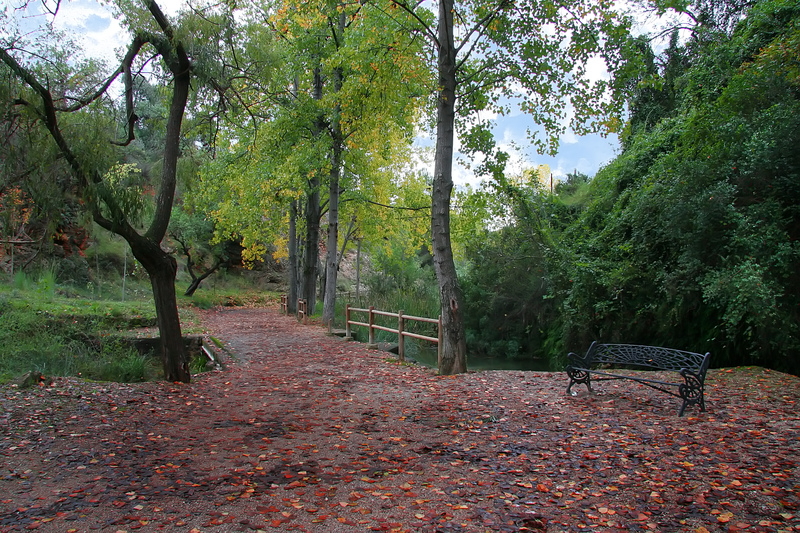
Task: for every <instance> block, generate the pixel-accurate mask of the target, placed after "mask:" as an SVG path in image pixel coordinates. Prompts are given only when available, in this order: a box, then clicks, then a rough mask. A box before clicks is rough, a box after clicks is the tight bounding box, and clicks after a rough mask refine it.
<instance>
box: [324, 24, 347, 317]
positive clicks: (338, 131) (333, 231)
mask: <svg viewBox="0 0 800 533" xmlns="http://www.w3.org/2000/svg"><path fill="white" fill-rule="evenodd" d="M346 22H347V17H346V15H345V10H344V9H342V10H341V11H340V12H339V20H338V26H337V30H336V31H337V32H338V35H339V37H340V38H341V36H342V34H343V33H344V29H345V23H346ZM336 41H337V42H339V39H336ZM343 83H344V72H343V70H342V68H341V67H337V68H335V69H334V71H333V90H334V91H335V93H336V94H337V95H338V94H339V92H340V91H341V90H342V84H343ZM341 114H342V108H341V104H340V103H338V102H337V103H336V106H335V107H334V111H333V121H332V124H331V136H332V140H333V143H332V146H331V171H330V177H329V179H330V183H329V184H328V257H327V263H326V267H325V297H324V300H323V302H324V304H323V307H322V324H323V325H325V326H328V325H330V324H332V323H333V318H334V316H335V314H336V282H337V280H338V277H339V258H338V248H339V178H340V177H341V171H342V154H343V152H344V135H343V134H342V122H341Z"/></svg>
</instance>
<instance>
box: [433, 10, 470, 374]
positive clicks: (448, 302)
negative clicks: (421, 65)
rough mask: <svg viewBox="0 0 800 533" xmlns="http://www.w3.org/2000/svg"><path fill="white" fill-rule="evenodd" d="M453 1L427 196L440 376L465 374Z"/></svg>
mask: <svg viewBox="0 0 800 533" xmlns="http://www.w3.org/2000/svg"><path fill="white" fill-rule="evenodd" d="M453 9H454V6H453V0H440V2H439V57H438V73H439V88H440V89H439V95H438V98H437V102H436V114H437V119H436V154H435V159H434V175H433V191H432V193H431V237H432V239H433V265H434V269H435V271H436V279H437V280H438V282H439V297H440V299H441V308H442V349H441V352H440V354H441V355H440V356H439V374H441V375H450V374H458V373H461V372H466V371H467V341H466V334H465V331H464V318H463V315H462V308H463V306H462V300H463V298H462V294H461V287H460V285H459V283H458V276H457V275H456V266H455V261H454V259H453V249H452V246H451V242H450V196H451V194H452V191H453V140H454V135H455V116H456V115H455V98H456V95H455V89H456V49H455V46H454V41H453Z"/></svg>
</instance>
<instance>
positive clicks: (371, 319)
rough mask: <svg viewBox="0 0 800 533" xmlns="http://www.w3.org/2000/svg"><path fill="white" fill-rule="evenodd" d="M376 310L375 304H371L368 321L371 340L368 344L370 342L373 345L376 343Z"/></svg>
mask: <svg viewBox="0 0 800 533" xmlns="http://www.w3.org/2000/svg"><path fill="white" fill-rule="evenodd" d="M374 311H375V306H374V305H370V306H369V319H368V321H367V323H368V324H369V342H368V344H370V345H372V346H374V345H375V330H374V329H372V326H373V325H374V324H375V314H374Z"/></svg>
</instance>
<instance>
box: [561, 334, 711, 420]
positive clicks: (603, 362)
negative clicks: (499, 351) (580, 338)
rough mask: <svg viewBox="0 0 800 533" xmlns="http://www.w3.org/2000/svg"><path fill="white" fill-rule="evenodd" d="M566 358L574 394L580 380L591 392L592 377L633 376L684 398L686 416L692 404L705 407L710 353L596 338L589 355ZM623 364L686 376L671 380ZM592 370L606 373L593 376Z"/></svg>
mask: <svg viewBox="0 0 800 533" xmlns="http://www.w3.org/2000/svg"><path fill="white" fill-rule="evenodd" d="M567 358H568V360H569V362H568V363H567V368H566V371H567V375H568V376H569V385H568V386H567V394H572V395H574V394H575V393H573V392H572V386H573V385H575V384H577V383H585V384H586V387H587V388H588V389H589V392H592V381H607V380H612V379H631V380H634V381H638V382H639V383H641V384H643V385H647V386H648V387H652V388H654V389H658V390H660V391H662V392H666V393H667V394H671V395H672V396H677V397H678V398H681V399H682V400H683V404H682V405H681V409H680V411H679V412H678V416H683V412H684V411H685V410H686V407H687V406H689V405H698V406H700V410H701V411H705V410H706V403H705V397H704V392H705V381H706V371H708V365H709V361H710V359H711V354H710V353H706V354H705V355H702V354H699V353H693V352H684V351H682V350H673V349H671V348H661V347H658V346H641V345H636V344H600V343H598V342H593V343H592V345H591V346H590V347H589V351H588V352H586V355H584V356H580V355H577V354H574V353H570V354H569V355H568V356H567ZM620 368H622V369H625V368H627V369H649V370H669V371H674V372H678V373H679V374H680V375H681V376H682V377H683V380H682V381H679V380H676V382H669V381H663V380H659V379H654V378H652V377H648V376H647V374H646V373H643V372H638V373H635V374H634V373H631V374H626V373H620V372H618V369H620ZM592 374H597V375H599V376H604V377H600V378H595V379H594V380H593V379H592Z"/></svg>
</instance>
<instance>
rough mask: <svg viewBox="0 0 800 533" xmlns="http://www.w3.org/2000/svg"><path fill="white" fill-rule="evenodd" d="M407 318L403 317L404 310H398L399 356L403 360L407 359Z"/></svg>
mask: <svg viewBox="0 0 800 533" xmlns="http://www.w3.org/2000/svg"><path fill="white" fill-rule="evenodd" d="M405 322H406V321H405V319H404V318H403V311H398V312H397V357H398V359H400V361H401V362H403V361H405V360H406V343H405V335H403V330H404V329H405V328H404V326H405Z"/></svg>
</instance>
